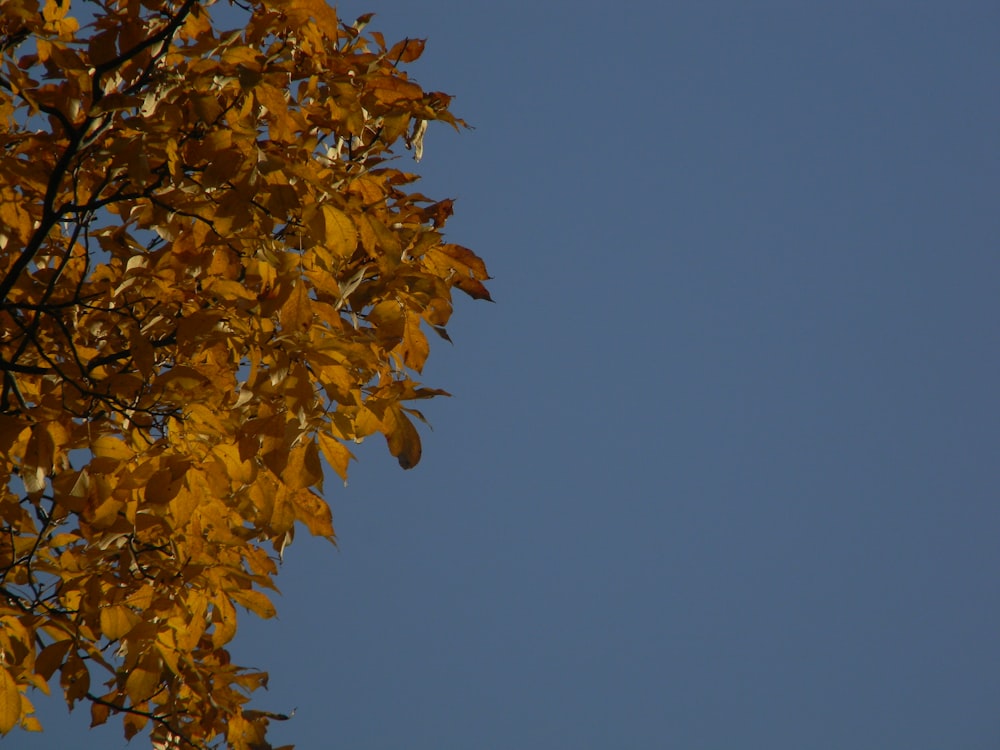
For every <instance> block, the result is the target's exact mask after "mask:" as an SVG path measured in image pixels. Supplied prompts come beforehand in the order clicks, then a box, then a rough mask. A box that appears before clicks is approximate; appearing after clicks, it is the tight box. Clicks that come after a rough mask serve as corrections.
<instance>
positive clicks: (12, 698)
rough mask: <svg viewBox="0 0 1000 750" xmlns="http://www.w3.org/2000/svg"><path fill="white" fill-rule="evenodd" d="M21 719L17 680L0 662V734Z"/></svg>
mask: <svg viewBox="0 0 1000 750" xmlns="http://www.w3.org/2000/svg"><path fill="white" fill-rule="evenodd" d="M20 719H21V694H20V692H19V691H18V689H17V682H15V681H14V678H13V677H12V676H11V674H10V672H9V671H8V670H7V668H6V667H5V666H4V665H3V664H0V734H7V733H8V732H9V731H10V730H11V729H13V728H14V727H16V726H17V723H18V721H20Z"/></svg>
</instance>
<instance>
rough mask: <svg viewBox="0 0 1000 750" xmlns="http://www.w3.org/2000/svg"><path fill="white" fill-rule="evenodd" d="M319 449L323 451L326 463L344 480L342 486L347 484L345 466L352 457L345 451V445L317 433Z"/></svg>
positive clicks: (322, 433)
mask: <svg viewBox="0 0 1000 750" xmlns="http://www.w3.org/2000/svg"><path fill="white" fill-rule="evenodd" d="M319 447H320V450H322V451H323V457H324V458H325V459H326V462H327V463H328V464H330V466H331V467H332V468H333V470H334V471H335V472H337V474H338V475H339V476H340V478H341V479H343V480H344V484H347V466H348V464H349V463H350V461H351V459H352V458H354V455H353V454H352V453H351V452H350V451H349V450H348V449H347V446H346V445H344V444H343V443H342V442H340V441H339V440H337V439H336V438H333V437H331V436H330V435H327V434H326V433H325V432H321V433H319Z"/></svg>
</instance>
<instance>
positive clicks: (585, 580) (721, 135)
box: [0, 0, 1000, 750]
mask: <svg viewBox="0 0 1000 750" xmlns="http://www.w3.org/2000/svg"><path fill="white" fill-rule="evenodd" d="M750 5H751V4H746V3H734V2H714V3H701V2H698V3H696V2H681V3H654V2H646V1H643V2H638V1H637V2H628V1H625V2H621V3H616V4H614V7H612V4H610V3H596V2H586V1H582V2H565V1H563V0H553V1H552V2H525V1H524V0H512V2H507V3H503V4H500V3H471V2H467V1H466V2H459V1H458V0H431V1H429V2H424V3H410V2H403V1H402V0H395V1H393V2H388V1H386V2H379V1H378V0H371V1H370V2H365V3H363V4H362V3H358V2H350V3H341V4H340V7H339V10H340V13H341V16H342V17H346V18H353V17H355V16H357V15H360V14H361V13H363V12H367V11H376V12H377V13H378V15H377V16H376V18H375V19H374V20H373V21H372V24H371V26H370V28H371V29H376V30H380V31H383V32H384V33H385V34H386V37H387V39H390V40H394V39H400V38H403V37H405V36H411V37H424V38H427V39H428V46H427V51H426V53H425V57H424V59H422V60H421V61H419V62H417V63H416V64H414V65H413V66H412V68H411V70H412V74H413V76H414V77H415V78H416V79H417V80H418V81H419V82H420V83H421V85H423V86H424V87H425V88H428V89H438V90H443V91H446V92H449V93H452V94H455V95H456V99H455V102H454V107H453V109H454V111H455V113H456V114H457V115H459V116H461V117H464V118H465V119H466V120H467V121H468V122H469V123H470V124H472V125H473V126H474V127H475V130H471V131H467V132H462V133H454V132H452V131H450V130H449V129H447V128H446V127H444V126H439V127H437V128H432V129H431V131H430V133H429V134H428V137H427V141H426V150H425V155H424V160H423V161H422V162H421V163H420V165H419V166H418V167H416V170H417V171H419V172H420V173H422V174H423V175H425V179H424V182H423V185H422V187H421V191H422V192H424V193H426V194H427V195H430V196H434V197H438V198H444V197H453V198H456V199H457V200H456V206H455V207H456V215H455V217H454V218H453V219H452V220H451V221H450V222H449V225H448V237H449V239H450V240H451V241H454V242H458V243H460V244H463V245H467V246H469V247H472V248H473V249H475V250H476V251H477V252H478V253H479V254H480V255H481V256H482V257H483V258H484V259H485V260H486V262H487V265H488V267H489V269H490V271H491V273H492V275H493V276H494V277H495V279H494V281H493V282H491V284H490V288H491V290H492V291H493V296H494V298H495V300H496V302H497V304H495V305H489V304H486V303H473V302H472V301H471V300H461V301H459V304H458V305H457V311H456V316H455V318H454V320H453V323H452V325H451V326H449V331H450V332H451V336H452V339H453V340H454V342H455V343H454V346H449V345H448V344H447V343H445V342H443V341H439V342H438V343H437V344H432V345H433V348H432V352H431V358H430V362H429V364H428V367H427V369H426V371H425V374H424V375H425V376H424V378H423V380H424V382H425V383H427V384H428V385H431V386H435V387H443V388H445V389H447V390H449V391H450V392H452V393H453V394H454V397H453V398H451V399H440V400H438V401H437V402H431V403H429V404H426V405H425V406H426V408H424V409H423V411H424V413H425V414H426V415H427V416H428V418H429V419H430V421H431V422H432V424H433V425H434V431H433V432H431V431H428V430H424V432H423V436H424V458H423V461H422V463H421V464H420V465H419V466H418V467H417V468H416V469H414V470H412V471H408V472H403V471H401V470H399V469H398V467H397V466H396V462H395V461H394V460H393V459H392V458H391V456H389V455H388V452H387V451H386V450H385V446H384V441H377V440H372V441H371V443H370V444H368V443H366V444H365V445H364V446H362V447H361V450H359V451H358V455H359V457H360V458H361V461H360V463H358V464H356V465H355V466H354V467H353V469H352V474H351V477H350V484H349V486H348V487H347V488H344V487H342V486H341V485H340V483H339V482H338V481H337V480H336V478H335V477H333V476H331V477H330V478H329V479H328V483H327V494H328V498H329V500H330V503H331V505H332V507H333V509H334V521H335V525H336V527H337V532H338V537H339V548H338V549H334V548H332V547H331V546H330V545H328V544H326V543H320V542H318V541H314V540H310V539H307V538H306V536H305V532H304V530H303V531H302V533H301V534H300V536H299V538H297V540H296V543H295V544H294V545H293V546H292V547H291V548H289V550H287V552H286V556H285V559H286V562H285V564H284V567H283V571H282V574H281V576H279V579H278V583H279V586H281V588H282V591H283V592H284V595H283V597H281V598H280V600H279V601H278V602H277V604H278V608H279V617H280V619H279V620H277V621H272V622H267V623H261V622H254V621H252V620H251V618H250V616H246V617H245V619H244V621H243V623H242V624H241V627H240V636H239V637H238V639H237V641H236V643H235V648H234V653H235V658H236V660H237V661H238V662H240V660H242V662H241V663H245V664H249V665H252V666H255V667H259V668H261V669H265V670H267V671H269V672H270V673H271V688H270V690H269V692H268V693H267V694H266V695H264V696H263V697H262V700H261V701H258V705H260V706H261V707H266V708H267V709H269V710H272V711H284V712H288V711H291V710H292V709H293V708H296V709H297V711H296V714H295V717H294V718H293V720H291V721H289V722H285V723H283V724H280V725H275V726H274V732H273V741H274V743H275V744H276V745H279V744H282V743H293V742H294V743H295V744H296V746H297V747H298V748H299V750H311V749H312V748H330V747H337V748H350V749H351V750H396V749H399V750H404V749H405V750H473V749H474V750H515V749H516V750H558V749H559V748H566V749H567V750H569V749H570V748H572V749H573V750H588V749H591V748H593V749H594V750H598V749H602V748H681V749H683V750H697V749H701V748H705V749H706V750H708V749H714V748H757V747H759V748H769V749H773V748H789V750H792V749H798V748H810V750H827V749H828V750H842V749H843V748H851V750H884V749H885V748H906V750H940V748H959V749H962V750H995V749H996V748H997V747H1000V711H998V706H1000V545H998V543H997V540H998V531H1000V503H998V497H997V495H998V489H1000V455H998V453H1000V399H998V397H997V392H996V388H997V383H998V382H1000V347H998V344H1000V327H998V321H1000V297H998V294H997V292H998V283H1000V242H998V237H1000V210H998V198H1000V141H998V133H1000V96H998V93H997V71H998V70H1000V45H998V44H997V29H998V27H1000V7H998V6H997V5H996V4H995V3H988V2H954V3H924V2H912V3H910V2H908V3H880V2H876V3H870V2H868V3H837V4H833V5H830V6H829V7H823V8H820V7H819V6H820V5H821V4H819V3H791V2H785V3H772V2H764V3H755V4H752V5H753V8H752V9H751V8H750ZM822 5H826V4H822ZM409 158H410V157H409V155H408V154H404V156H403V159H409ZM36 703H37V705H38V708H39V712H40V716H41V717H42V719H43V721H44V722H46V724H47V731H46V732H45V734H43V735H39V736H29V735H26V734H15V735H11V736H9V737H8V738H6V739H5V740H3V741H2V743H0V744H2V745H3V747H7V746H10V747H11V748H24V749H25V750H34V749H41V748H53V747H74V748H81V749H82V750H96V749H97V748H101V749H102V750H103V749H106V748H123V747H125V746H126V745H125V742H124V740H123V739H121V728H120V723H114V722H112V726H111V728H110V729H107V730H105V729H102V730H100V731H95V732H93V733H90V734H81V733H83V732H85V727H86V726H87V724H88V723H89V716H87V715H86V714H87V707H86V706H84V707H83V708H82V710H81V711H78V712H76V714H74V715H73V716H72V717H69V718H67V716H66V712H65V706H62V705H59V702H58V700H57V699H54V698H53V699H48V700H42V699H41V697H40V696H39V697H38V700H37V701H36ZM67 743H70V744H67ZM141 746H143V745H142V742H141V741H140V740H139V739H137V740H135V741H134V742H133V743H132V747H141Z"/></svg>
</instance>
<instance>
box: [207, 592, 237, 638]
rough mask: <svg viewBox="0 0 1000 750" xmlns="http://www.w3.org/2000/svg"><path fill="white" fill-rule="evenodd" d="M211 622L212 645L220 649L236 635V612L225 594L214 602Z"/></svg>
mask: <svg viewBox="0 0 1000 750" xmlns="http://www.w3.org/2000/svg"><path fill="white" fill-rule="evenodd" d="M213 602H214V607H213V611H212V622H213V623H215V628H214V629H213V630H212V645H213V646H215V647H216V648H221V647H222V646H224V645H226V644H227V643H229V641H231V640H232V639H233V636H234V635H236V610H235V609H234V608H233V605H232V603H231V602H230V601H229V598H228V597H227V596H226V595H225V594H220V595H219V596H217V597H216V598H215V599H214V600H213Z"/></svg>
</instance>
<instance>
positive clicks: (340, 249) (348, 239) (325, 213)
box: [316, 203, 358, 259]
mask: <svg viewBox="0 0 1000 750" xmlns="http://www.w3.org/2000/svg"><path fill="white" fill-rule="evenodd" d="M320 211H321V216H322V218H323V232H322V234H321V235H320V236H318V237H317V238H316V239H317V241H319V242H320V243H322V244H323V245H324V246H325V247H327V248H329V249H330V251H331V252H332V253H333V254H334V255H339V256H342V257H343V258H345V259H348V258H350V257H351V255H353V254H354V250H355V249H356V248H357V246H358V230H357V228H356V227H355V226H354V222H353V221H351V217H349V216H348V215H347V214H345V213H344V212H343V211H341V210H340V209H338V208H334V207H333V206H331V205H330V204H329V203H324V204H323V205H322V206H320Z"/></svg>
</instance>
